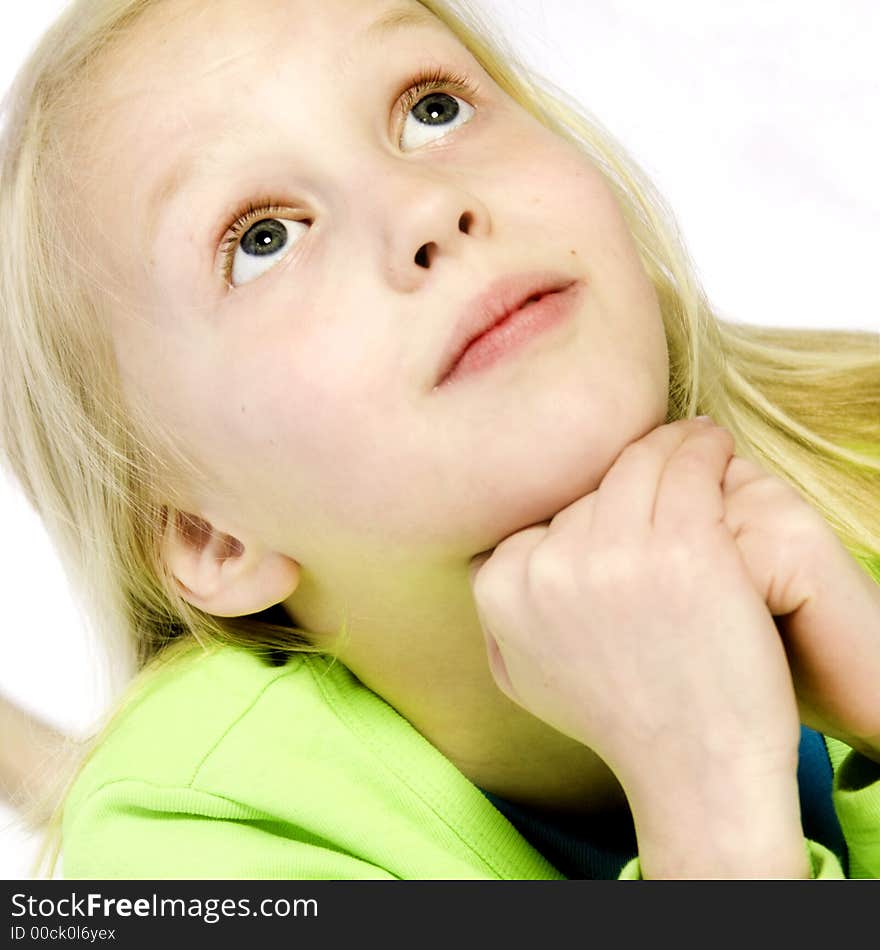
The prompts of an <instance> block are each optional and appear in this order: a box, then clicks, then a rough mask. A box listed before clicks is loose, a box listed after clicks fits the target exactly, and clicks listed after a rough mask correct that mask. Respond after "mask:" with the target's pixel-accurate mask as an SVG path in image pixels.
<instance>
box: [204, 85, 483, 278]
mask: <svg viewBox="0 0 880 950" xmlns="http://www.w3.org/2000/svg"><path fill="white" fill-rule="evenodd" d="M438 91H442V92H450V91H451V92H454V93H456V94H460V95H462V96H463V97H470V98H476V97H477V96H479V87H478V86H477V85H476V83H474V82H473V81H472V80H471V79H469V78H468V77H467V76H465V75H463V74H462V73H457V72H455V71H453V70H447V69H444V68H443V67H433V68H429V69H421V70H420V71H419V72H418V73H416V75H414V76H412V77H411V78H410V79H409V80H408V81H407V83H406V85H405V86H404V90H403V92H402V93H400V94H399V95H398V97H397V98H398V99H399V101H400V111H401V113H403V114H404V115H406V113H407V112H409V110H410V109H412V108H413V106H415V105H416V104H417V103H418V102H419V101H420V100H421V99H422V98H423V97H424V96H426V95H428V94H429V93H431V92H438ZM278 214H289V209H287V208H284V207H279V206H278V205H276V204H274V203H273V202H272V199H270V198H267V199H266V200H265V201H257V202H255V201H248V202H247V203H246V204H245V205H243V206H242V207H240V208H238V209H237V210H236V211H235V213H234V214H233V215H232V222H233V223H232V224H230V225H228V227H227V228H226V233H227V235H228V236H227V237H225V238H224V239H223V241H222V243H221V245H220V257H221V260H222V263H223V278H224V280H225V282H226V284H227V286H229V287H231V286H232V283H231V278H232V265H233V261H234V256H235V250H236V248H237V247H238V242H239V241H240V240H241V238H242V237H244V235H245V234H246V233H247V231H248V229H249V228H250V226H251V225H252V224H256V223H257V222H258V221H262V220H263V219H265V218H269V217H271V216H273V215H278ZM302 220H303V221H308V218H303V219H302Z"/></svg>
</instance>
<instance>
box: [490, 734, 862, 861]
mask: <svg viewBox="0 0 880 950" xmlns="http://www.w3.org/2000/svg"><path fill="white" fill-rule="evenodd" d="M833 777H834V776H833V772H832V769H831V761H830V759H829V758H828V750H827V749H826V748H825V742H824V740H823V739H822V736H821V735H820V734H819V733H818V732H816V731H815V730H813V729H808V728H807V727H806V726H801V740H800V746H799V747H798V771H797V779H798V791H799V793H800V802H801V821H802V824H803V828H804V835H805V836H806V837H807V838H809V839H810V840H812V841H818V842H819V843H820V844H823V845H825V846H826V847H827V848H829V849H830V850H831V851H833V852H834V854H836V855H837V857H838V858H839V859H840V863H841V866H842V867H843V870H844V873H845V874H848V873H849V870H848V867H847V863H848V862H847V857H848V856H847V849H846V841H845V839H844V837H843V832H842V831H841V830H840V823H839V822H838V820H837V815H836V813H835V811H834V805H833V802H832V798H831V785H832V781H833ZM482 791H483V794H484V795H485V796H486V797H487V798H488V799H489V801H490V802H492V804H493V805H494V806H495V807H496V808H497V809H498V810H499V811H500V812H501V813H502V814H503V815H504V816H505V818H507V820H508V821H509V822H510V823H511V824H512V825H513V826H514V827H515V828H516V829H517V831H519V833H520V834H521V835H522V836H523V837H524V838H525V839H526V840H527V841H528V842H529V843H530V844H531V845H532V846H533V847H534V848H535V849H536V850H538V851H539V852H540V853H541V854H543V855H544V857H545V858H547V860H548V861H550V863H551V864H553V865H554V866H555V867H556V868H557V870H559V871H560V872H561V873H562V874H564V875H565V876H566V877H567V878H569V879H572V880H615V879H616V878H617V877H618V876H619V875H620V872H621V871H622V870H623V866H624V865H625V864H626V863H627V861H630V860H631V859H632V858H634V857H635V856H636V854H637V853H638V846H637V842H636V834H635V828H634V826H633V824H632V820H631V818H629V819H628V820H626V821H624V822H623V823H621V824H618V825H617V826H616V827H613V828H612V827H609V826H607V824H605V823H603V822H602V821H601V820H597V819H596V818H595V817H593V818H591V817H584V816H581V815H574V816H573V815H564V814H551V813H547V812H542V811H539V810H537V809H533V808H527V807H525V806H523V805H520V804H517V803H516V802H510V801H507V800H506V799H503V798H499V797H498V796H497V795H493V794H491V793H490V792H487V791H485V790H482Z"/></svg>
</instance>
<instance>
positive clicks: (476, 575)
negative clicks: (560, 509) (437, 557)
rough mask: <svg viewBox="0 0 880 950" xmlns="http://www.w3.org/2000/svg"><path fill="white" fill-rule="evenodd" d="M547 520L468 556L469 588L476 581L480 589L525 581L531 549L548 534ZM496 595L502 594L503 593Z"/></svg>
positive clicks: (495, 587)
mask: <svg viewBox="0 0 880 950" xmlns="http://www.w3.org/2000/svg"><path fill="white" fill-rule="evenodd" d="M546 525H547V522H542V523H541V524H537V525H533V526H532V527H530V528H523V529H522V530H520V531H517V532H515V533H514V534H511V535H509V536H508V537H506V538H504V539H503V540H502V541H499V542H498V544H496V545H495V547H494V548H493V549H492V550H491V551H481V552H480V553H479V554H477V555H475V556H474V557H473V558H471V561H470V563H469V565H468V577H469V579H470V584H471V589H474V588H475V587H476V585H477V584H478V583H479V584H480V588H481V592H483V593H484V594H485V591H486V590H487V588H489V589H490V595H491V593H492V592H497V590H498V588H499V587H504V588H506V589H507V588H509V587H511V586H513V587H514V588H515V587H516V585H517V584H525V582H526V569H527V565H528V562H529V558H530V557H531V556H532V552H533V551H534V550H535V548H536V547H537V546H538V545H539V544H540V543H541V541H542V540H543V539H544V536H545V535H546V534H547V527H546ZM498 596H502V597H503V592H502V593H501V594H499V595H498Z"/></svg>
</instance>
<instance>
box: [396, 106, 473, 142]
mask: <svg viewBox="0 0 880 950" xmlns="http://www.w3.org/2000/svg"><path fill="white" fill-rule="evenodd" d="M475 113H476V109H474V107H473V106H472V105H470V104H469V103H467V102H465V101H464V99H459V98H458V96H453V95H452V94H451V93H448V92H432V93H429V94H428V95H427V96H424V97H423V98H421V99H419V100H418V102H416V103H415V105H413V106H412V107H410V108H407V110H406V119H405V120H404V126H403V132H402V133H401V136H400V144H401V146H402V147H403V148H406V149H410V148H419V147H420V146H421V145H424V144H425V143H426V142H430V141H432V140H433V139H435V138H439V137H440V136H437V135H434V130H435V129H436V130H439V131H440V133H441V134H442V135H446V134H448V133H449V132H451V131H452V130H453V129H455V128H458V126H460V125H464V124H465V123H466V122H469V121H470V120H471V118H472V117H473V115H474V114H475ZM410 119H413V120H414V121H412V122H411V121H410Z"/></svg>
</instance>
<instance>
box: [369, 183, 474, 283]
mask: <svg viewBox="0 0 880 950" xmlns="http://www.w3.org/2000/svg"><path fill="white" fill-rule="evenodd" d="M391 174H392V175H394V176H395V178H394V181H393V182H391V181H388V180H387V179H386V182H385V186H384V187H383V186H377V188H376V193H375V195H374V199H378V204H379V207H378V208H377V218H376V219H375V223H376V224H378V227H379V231H380V242H379V244H380V248H381V250H380V253H381V254H382V255H383V256H384V258H385V259H384V261H383V262H382V265H383V266H382V270H383V272H384V274H385V277H386V280H387V282H388V283H389V284H390V285H391V286H392V288H393V289H395V290H398V291H402V292H410V291H413V290H415V289H417V288H418V287H419V286H420V285H421V284H422V283H424V281H425V280H427V279H428V278H429V277H430V272H431V270H432V269H433V268H436V267H438V266H439V265H440V264H441V263H442V261H443V260H444V259H445V258H450V259H452V258H455V257H462V256H465V255H467V254H468V253H472V252H471V251H470V247H469V245H470V244H472V243H473V242H474V241H475V240H479V239H480V238H485V237H487V236H488V235H489V234H490V233H491V219H490V216H489V211H488V209H487V207H486V206H485V204H484V203H483V202H482V201H481V200H480V199H479V198H478V197H477V196H476V195H475V194H474V193H473V191H471V190H470V189H468V188H467V187H466V186H465V185H464V184H463V183H462V182H461V180H460V179H455V178H452V177H449V176H444V175H443V174H442V172H436V170H432V171H431V173H426V172H425V171H424V170H416V171H412V170H409V169H408V170H407V172H406V173H404V174H401V173H400V171H399V170H398V171H397V172H396V173H395V172H392V173H391Z"/></svg>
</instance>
